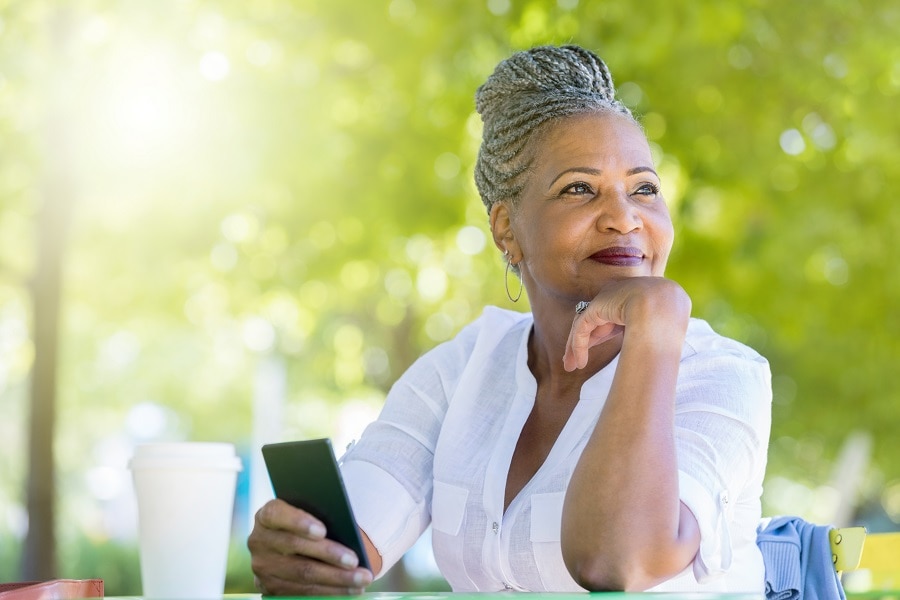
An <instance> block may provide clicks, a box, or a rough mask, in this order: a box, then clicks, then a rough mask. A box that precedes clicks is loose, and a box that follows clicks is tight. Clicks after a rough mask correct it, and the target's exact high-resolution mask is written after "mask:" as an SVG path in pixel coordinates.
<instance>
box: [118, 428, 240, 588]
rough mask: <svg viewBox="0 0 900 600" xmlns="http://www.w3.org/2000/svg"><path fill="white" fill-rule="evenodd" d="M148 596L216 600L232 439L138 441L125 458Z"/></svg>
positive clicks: (224, 553)
mask: <svg viewBox="0 0 900 600" xmlns="http://www.w3.org/2000/svg"><path fill="white" fill-rule="evenodd" d="M129 467H130V468H131V472H132V476H133V477H134V486H135V491H136V492H137V503H138V525H139V527H138V537H139V540H140V561H141V579H142V581H143V595H144V597H146V598H185V599H188V598H190V599H194V598H221V597H222V594H223V593H224V591H225V568H226V565H227V562H228V542H229V539H230V536H231V519H232V516H233V514H234V491H235V485H236V481H237V473H238V471H240V470H241V459H240V458H239V457H237V456H236V455H235V451H234V445H232V444H224V443H208V442H179V443H159V444H143V445H140V446H138V447H137V448H136V449H135V453H134V457H133V458H132V459H131V462H130V463H129Z"/></svg>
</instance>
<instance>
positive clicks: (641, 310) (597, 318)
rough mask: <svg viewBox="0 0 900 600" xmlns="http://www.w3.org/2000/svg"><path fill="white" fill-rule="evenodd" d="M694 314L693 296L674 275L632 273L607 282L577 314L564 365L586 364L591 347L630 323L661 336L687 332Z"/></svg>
mask: <svg viewBox="0 0 900 600" xmlns="http://www.w3.org/2000/svg"><path fill="white" fill-rule="evenodd" d="M690 315H691V300H690V297H688V295H687V293H686V292H685V291H684V289H682V287H681V286H680V285H678V284H677V283H675V282H674V281H672V280H671V279H666V278H664V277H629V278H627V279H622V280H619V281H616V282H614V283H612V284H609V285H606V286H604V288H603V290H602V291H601V292H600V293H599V294H597V295H596V296H595V297H594V299H593V300H591V302H590V303H589V304H588V307H587V308H586V309H585V310H584V311H583V312H582V313H581V314H576V315H575V318H574V320H573V321H572V329H571V330H570V331H569V339H568V341H567V342H566V351H565V354H564V355H563V366H564V367H565V369H566V371H574V370H575V369H582V368H584V367H585V365H587V362H588V351H589V350H590V349H591V348H593V347H594V346H598V345H600V344H602V343H603V342H605V341H607V340H609V339H612V338H613V337H615V336H617V335H620V334H622V333H623V332H624V331H625V328H626V327H628V328H629V331H636V330H638V329H644V330H645V331H649V332H651V335H654V336H655V337H657V338H658V339H660V340H664V339H665V336H666V334H667V333H668V332H669V331H672V332H679V336H683V335H684V330H685V328H686V327H687V323H688V319H689V318H690ZM644 325H646V326H647V327H643V326H644ZM670 328H674V329H671V330H670ZM675 339H678V336H676V337H675Z"/></svg>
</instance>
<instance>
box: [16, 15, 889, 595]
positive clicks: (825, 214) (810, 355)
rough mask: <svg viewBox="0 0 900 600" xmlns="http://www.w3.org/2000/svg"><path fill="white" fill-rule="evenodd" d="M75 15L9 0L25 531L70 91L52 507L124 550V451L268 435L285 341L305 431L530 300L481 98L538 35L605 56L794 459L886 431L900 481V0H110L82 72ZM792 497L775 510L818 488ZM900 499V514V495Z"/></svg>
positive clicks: (787, 466)
mask: <svg viewBox="0 0 900 600" xmlns="http://www.w3.org/2000/svg"><path fill="white" fill-rule="evenodd" d="M55 8H56V7H55V3H52V2H46V1H44V0H30V1H28V2H24V1H14V0H7V1H6V2H0V40H2V44H0V140H2V145H0V147H2V149H3V150H2V156H3V160H2V161H0V412H2V413H3V414H4V415H8V416H9V418H7V419H4V420H3V421H2V422H0V448H2V450H3V451H2V452H0V543H3V544H6V543H7V540H10V542H11V543H12V541H13V540H16V539H19V538H20V536H21V535H22V532H23V527H22V522H23V519H22V518H21V517H22V515H21V511H22V509H21V507H22V498H21V491H20V490H22V489H24V480H25V475H24V473H25V470H24V469H25V464H26V462H25V457H24V452H23V449H24V448H25V439H24V437H23V431H27V428H25V427H24V422H25V419H26V417H25V415H26V414H27V413H28V411H27V408H26V402H27V401H26V397H27V396H26V390H27V389H28V388H27V385H26V383H27V378H26V374H27V373H28V370H29V369H31V368H32V367H33V366H34V365H35V363H34V352H35V346H34V341H33V337H30V336H29V335H27V334H26V332H27V331H28V327H26V326H25V324H28V323H30V322H31V317H32V315H31V309H30V308H28V306H29V305H28V302H27V285H26V283H27V282H28V281H29V279H30V278H32V277H33V276H34V274H35V272H36V265H37V261H38V259H37V257H36V255H35V254H34V252H33V251H32V250H31V248H33V247H34V243H33V242H34V239H33V236H34V234H33V233H32V231H33V230H32V229H31V227H32V223H34V222H35V218H36V214H37V210H38V206H39V200H40V195H39V194H38V193H37V192H36V190H38V189H39V188H40V181H41V177H42V173H45V172H46V171H45V170H46V169H47V167H48V164H51V162H50V161H52V157H53V153H52V152H51V151H50V149H48V148H47V147H45V146H44V145H43V142H42V141H41V140H43V139H44V138H43V137H42V135H43V134H42V133H41V132H42V129H41V128H42V127H43V124H44V123H46V122H47V115H48V113H47V112H46V108H47V107H48V106H50V105H56V106H60V107H62V108H61V109H60V110H61V111H62V116H63V117H64V119H65V122H66V127H67V128H69V132H70V135H71V136H72V139H73V140H74V146H75V148H76V151H75V153H74V156H73V157H72V158H71V164H70V165H69V167H71V168H72V169H74V171H75V172H77V176H78V185H77V189H73V190H72V191H73V192H74V191H77V204H76V205H75V209H74V215H73V221H72V228H71V235H70V239H69V242H68V247H67V250H66V252H65V255H64V257H65V269H64V280H63V281H64V285H63V288H62V320H61V323H60V329H59V335H60V340H61V354H60V357H59V367H60V370H59V377H58V385H57V386H56V389H57V390H58V396H59V401H58V413H59V418H58V419H59V422H60V424H61V425H60V427H59V429H58V431H57V434H56V437H55V439H56V444H57V447H56V450H55V459H56V460H55V464H56V465H57V468H58V473H57V476H56V481H57V482H58V484H59V486H60V490H61V493H60V499H61V502H60V511H61V515H62V517H63V518H62V519H61V520H60V521H61V522H60V525H59V527H58V528H57V529H58V533H59V535H60V539H61V540H62V541H63V543H64V544H71V543H75V542H76V541H78V540H89V542H90V543H92V544H104V543H107V541H108V540H109V539H110V538H113V539H114V538H116V536H117V535H118V534H117V533H116V530H115V528H114V527H112V526H111V525H110V524H109V523H107V522H106V521H105V520H104V517H103V515H104V514H105V513H104V507H105V506H106V505H107V504H109V503H110V502H112V499H111V498H112V491H110V490H111V489H112V488H111V487H110V485H111V484H104V483H103V482H104V481H106V480H105V479H104V477H105V476H106V475H108V474H109V469H113V468H118V469H120V470H121V467H122V465H121V464H119V463H117V462H115V461H116V460H117V459H115V458H114V457H116V456H120V455H121V448H122V447H123V444H124V445H125V446H127V443H133V442H134V441H135V440H139V439H142V437H141V436H145V437H147V436H149V437H153V436H156V437H165V436H169V437H179V436H180V437H190V438H192V439H230V440H235V441H238V442H245V443H246V441H247V440H248V439H249V435H250V433H249V431H250V423H251V420H252V415H251V402H250V397H251V396H252V394H253V382H254V377H255V374H256V373H257V369H258V365H259V364H261V363H263V362H265V361H267V360H269V359H273V358H274V359H277V360H280V361H282V362H283V364H284V365H286V370H287V390H288V392H287V393H288V400H289V404H288V408H287V411H286V413H285V417H284V426H285V434H286V435H291V436H295V437H301V436H310V435H323V434H330V433H331V432H333V431H334V429H335V427H336V421H337V420H338V417H339V412H340V407H341V406H345V405H346V404H347V403H348V402H349V401H355V402H357V403H362V404H364V405H366V406H374V407H376V408H377V405H378V403H379V402H380V399H381V398H382V397H383V394H384V392H385V390H386V389H387V388H388V387H389V385H390V383H391V382H392V381H393V380H394V379H395V378H396V377H397V375H398V374H399V373H401V372H402V371H403V370H404V369H405V368H406V367H407V366H408V365H409V364H410V362H411V361H412V360H414V359H415V357H417V356H418V355H419V354H421V353H422V352H423V351H425V350H426V349H428V348H430V347H431V346H433V345H435V344H436V343H439V342H440V341H443V340H445V339H448V338H449V337H451V336H452V335H453V334H454V333H455V332H456V331H457V330H458V329H459V328H460V327H461V326H462V325H463V324H465V323H466V322H468V321H470V320H472V319H473V318H474V317H476V316H477V315H478V313H479V312H480V310H481V307H482V306H483V305H484V304H487V303H492V304H499V305H502V306H507V307H511V306H513V305H512V304H511V303H509V302H508V301H507V300H506V298H505V293H504V286H503V279H502V277H503V271H502V262H501V261H500V259H499V255H498V254H497V253H495V251H494V248H493V247H492V244H491V243H490V241H489V238H488V236H487V226H486V215H485V213H484V209H483V207H482V205H481V203H480V201H479V199H478V197H477V193H476V192H475V189H474V186H473V184H472V182H471V171H472V165H473V162H474V158H475V154H476V152H477V146H478V139H479V131H480V120H479V119H478V117H477V115H476V114H474V106H473V101H472V96H473V93H474V90H475V88H476V87H477V86H478V85H479V84H480V83H481V82H482V81H483V80H484V78H485V77H486V76H487V75H488V74H489V73H490V71H491V69H492V68H493V66H494V65H495V64H496V62H497V61H499V60H500V59H502V58H503V57H505V56H507V55H508V54H509V53H510V52H511V51H513V50H515V49H519V48H524V47H528V46H531V45H535V44H543V43H554V44H559V43H567V42H575V43H579V44H582V45H585V46H587V47H590V48H592V49H595V50H596V51H598V52H599V53H600V54H601V55H602V56H603V57H604V58H605V59H606V60H607V62H608V63H609V65H610V67H611V69H612V71H613V74H614V76H615V78H616V82H617V84H618V88H619V93H620V96H621V97H622V98H623V99H624V100H625V101H626V103H627V104H629V105H630V106H632V107H633V108H634V109H635V111H636V113H638V114H639V115H640V116H641V117H642V120H643V123H644V127H645V130H646V132H647V135H648V137H649V138H650V140H651V142H652V143H653V144H654V149H655V152H656V155H657V158H658V161H659V167H660V171H661V174H662V177H663V187H664V192H665V193H666V195H667V197H668V199H669V202H670V204H671V207H672V212H673V217H674V219H675V222H676V228H677V238H676V248H675V252H674V253H673V256H672V259H671V261H670V268H669V274H670V276H672V277H673V278H675V279H677V280H679V281H680V282H682V284H683V285H684V286H685V288H686V289H687V290H688V292H689V293H690V294H691V295H692V297H693V300H694V312H695V315H696V316H699V317H702V318H706V319H707V320H709V321H710V322H711V323H712V324H713V326H714V327H716V328H717V329H718V330H719V331H721V332H722V333H724V334H726V335H730V336H732V337H735V338H737V339H739V340H742V341H744V342H746V343H748V344H750V345H751V346H754V347H755V348H757V349H758V350H759V351H760V352H762V353H763V354H764V355H766V356H767V357H768V358H769V359H770V361H771V363H772V370H773V375H774V382H773V383H774V389H775V405H774V427H773V438H772V439H773V445H772V449H773V451H772V452H771V454H770V476H773V477H781V478H784V479H785V480H791V481H794V482H799V483H801V484H803V486H805V487H804V489H807V490H813V491H814V490H815V489H817V488H818V487H820V486H824V485H826V484H828V483H829V477H830V475H831V474H830V470H831V465H832V463H833V461H834V458H835V456H836V454H837V451H838V448H839V447H840V445H841V444H842V442H843V440H844V439H845V438H846V437H847V434H848V432H850V431H852V430H855V429H860V430H866V431H869V432H871V434H872V435H873V438H874V442H875V444H874V451H873V460H874V464H875V465H876V467H877V471H874V473H876V474H879V475H877V476H873V479H872V482H873V484H874V485H876V488H875V489H877V490H878V491H880V490H881V489H885V490H888V489H894V488H893V487H892V483H891V482H892V481H893V480H897V479H900V463H898V459H897V457H898V456H900V447H898V442H897V440H896V436H894V435H892V431H893V430H894V429H895V428H897V427H898V425H900V414H898V413H897V411H895V410H894V406H895V404H896V401H897V391H896V390H897V389H898V388H900V381H898V378H900V373H898V370H897V369H896V367H895V366H894V363H895V362H896V358H897V356H898V355H900V353H898V342H897V339H898V334H900V316H898V313H897V311H896V310H894V308H893V307H894V302H896V301H897V299H898V297H900V280H898V277H897V276H896V273H895V271H896V265H897V258H898V257H897V252H898V250H897V249H896V245H895V244H894V243H892V232H893V226H894V225H898V224H900V210H898V208H897V207H896V203H894V202H892V200H891V190H893V189H894V188H895V187H896V186H897V183H898V179H900V170H898V168H897V167H896V157H897V156H898V143H900V141H898V140H900V136H898V131H897V130H898V121H897V119H896V117H895V116H894V112H895V110H894V105H895V104H896V101H897V95H898V93H900V42H898V41H897V40H898V39H900V36H898V35H897V32H898V30H900V8H898V7H895V6H891V5H890V4H886V3H881V2H876V1H875V0H854V1H852V2H844V1H837V0H826V1H825V2H820V3H818V4H816V5H814V6H813V5H810V4H808V3H779V2H775V1H774V0H753V1H745V2H738V1H736V0H733V1H727V2H719V3H714V4H698V3H673V2H666V1H664V0H650V1H648V2H644V3H642V4H640V6H639V7H637V6H636V5H635V4H634V3H630V2H624V1H619V0H617V1H604V2H578V1H577V0H556V1H552V0H530V1H524V0H523V1H518V0H487V1H485V2H481V1H471V2H458V1H450V0H433V1H430V2H427V3H426V2H421V1H415V0H384V1H373V2H364V3H360V2H348V1H345V0H340V1H328V2H325V1H314V0H296V1H285V0H259V1H256V2H253V3H238V2H225V1H221V2H214V1H211V0H207V1H203V0H183V1H181V2H178V3H175V4H169V3H147V2H137V1H127V2H120V3H115V4H109V3H103V2H92V1H87V0H84V1H74V2H70V3H68V9H69V18H70V19H71V21H72V25H71V27H72V35H73V39H72V44H71V47H70V49H69V50H68V52H67V55H66V62H67V65H68V66H67V68H66V70H65V71H66V72H65V73H60V72H56V71H54V70H53V69H52V65H53V64H55V63H54V61H53V60H52V52H53V50H52V44H51V40H52V36H51V33H50V30H49V28H48V23H49V19H50V18H51V17H52V15H53V14H54V11H55ZM60 82H64V83H65V85H63V86H62V89H60V86H59V83H60ZM54 102H55V104H54ZM73 195H74V194H73ZM73 201H74V199H73ZM517 308H520V309H523V310H525V309H527V306H524V305H523V303H519V305H517ZM148 406H152V407H157V408H158V409H159V410H157V411H156V412H153V411H150V412H147V411H142V410H140V409H141V407H144V408H146V407H148ZM147 415H156V420H153V419H149V418H148V417H147ZM35 416H36V418H41V416H42V415H41V413H37V414H36V415H35ZM86 431H87V432H89V433H88V434H87V435H86V434H85V432H86ZM117 448H118V450H116V449H117ZM111 457H113V458H111ZM104 469H105V470H104ZM104 474H106V475H104ZM778 489H782V490H783V489H784V488H783V487H782V488H777V487H776V488H773V491H772V492H771V493H770V492H769V491H768V490H767V494H766V498H765V500H766V503H767V507H768V510H770V511H772V510H775V511H783V510H791V511H792V512H799V513H803V512H804V510H809V509H810V503H809V502H807V503H806V504H803V503H801V504H800V505H798V504H797V502H799V501H798V500H797V496H796V494H795V495H790V494H787V493H775V491H777V490H778ZM896 489H900V488H896ZM894 496H896V497H898V498H900V494H894ZM812 497H814V496H810V498H812ZM892 497H893V496H892ZM792 502H793V504H792ZM891 507H893V509H891ZM885 510H887V511H888V512H890V510H894V511H895V512H894V513H893V514H894V517H895V518H896V519H897V520H900V502H897V501H893V502H892V503H891V502H887V503H886V504H885ZM0 555H2V556H8V553H7V552H6V551H5V550H3V551H0ZM4 562H5V561H4ZM64 563H65V561H64ZM80 568H82V569H83V568H85V567H84V565H81V566H80ZM66 569H67V565H66V564H63V565H62V566H61V571H63V572H67V571H66ZM126 591H129V592H133V591H134V590H126Z"/></svg>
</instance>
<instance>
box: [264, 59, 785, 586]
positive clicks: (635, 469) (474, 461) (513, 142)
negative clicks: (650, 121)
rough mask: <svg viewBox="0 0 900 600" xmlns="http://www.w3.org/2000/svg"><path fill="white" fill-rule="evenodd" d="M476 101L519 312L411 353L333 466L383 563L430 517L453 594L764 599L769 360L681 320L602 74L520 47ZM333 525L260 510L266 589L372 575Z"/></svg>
mask: <svg viewBox="0 0 900 600" xmlns="http://www.w3.org/2000/svg"><path fill="white" fill-rule="evenodd" d="M476 105H477V109H478V112H479V113H480V114H481V116H482V119H483V122H484V133H483V142H482V146H481V150H480V152H479V156H478V163H477V165H476V172H475V178H476V183H477V184H478V189H479V192H480V194H481V197H482V199H483V201H484V203H485V205H486V207H487V209H488V214H489V216H490V228H491V232H492V234H493V239H494V243H495V244H496V246H497V248H498V249H499V250H500V251H501V252H502V253H503V256H504V257H505V259H506V263H507V270H509V269H513V270H514V271H515V272H516V273H517V274H518V275H519V276H520V278H521V282H522V285H523V286H524V289H525V290H526V292H527V294H528V298H529V300H530V303H531V308H532V313H531V314H523V313H517V312H511V311H506V310H500V309H497V308H493V307H489V308H487V309H486V310H485V312H484V314H483V315H482V317H481V318H479V319H478V320H477V321H475V322H474V323H472V324H470V325H469V326H468V327H466V328H465V329H464V330H463V331H462V332H461V333H460V334H459V335H458V336H457V337H456V338H455V339H453V340H451V341H449V342H447V343H445V344H442V345H440V346H438V347H437V348H435V349H434V350H432V351H431V352H429V353H427V354H426V355H424V356H423V357H422V358H421V359H419V361H417V362H416V363H415V364H414V365H413V366H412V367H411V368H410V369H409V370H408V371H407V372H406V373H405V374H404V375H403V376H402V377H401V378H400V380H399V381H398V382H397V383H396V384H395V385H394V387H393V388H392V390H391V392H390V394H389V395H388V398H387V401H386V403H385V407H384V410H383V412H382V414H381V416H380V417H379V419H378V421H377V422H375V423H373V424H372V425H370V426H369V427H368V428H367V430H366V432H365V433H364V434H363V436H362V439H361V440H360V442H359V443H358V444H356V445H355V447H354V448H352V449H351V450H350V451H349V452H348V454H347V455H346V456H345V458H344V462H343V467H342V469H343V474H344V477H345V481H346V484H347V488H348V492H349V494H350V497H351V502H352V503H353V508H354V512H355V513H356V516H357V519H358V521H359V524H360V528H361V529H362V532H363V538H364V541H365V545H366V550H367V554H368V555H369V559H370V564H372V566H373V571H374V573H375V574H376V575H377V574H379V573H383V572H384V571H386V570H387V569H388V568H389V567H390V566H391V565H392V564H393V563H394V562H396V561H397V560H399V559H400V557H401V556H402V555H403V553H404V552H405V551H406V549H408V548H409V547H410V546H411V545H412V544H413V542H415V540H416V539H417V538H418V537H419V535H420V534H421V533H422V531H424V530H425V528H426V527H427V526H428V525H431V526H432V529H433V542H434V550H435V557H436V559H437V561H438V565H439V566H440V568H441V571H442V573H443V575H444V576H445V577H446V579H447V581H448V582H449V583H450V584H451V586H452V587H453V589H454V590H456V591H476V590H478V591H493V590H503V589H515V590H534V591H575V590H583V589H588V590H612V589H619V590H623V589H624V590H645V589H653V590H660V591H662V590H673V591H675V590H681V591H692V590H706V591H735V592H737V591H740V592H757V593H759V592H762V591H763V576H764V574H763V565H762V559H761V556H760V554H759V550H758V549H757V547H756V544H755V538H756V533H755V530H756V525H757V522H758V521H759V518H760V495H761V492H762V478H763V473H764V470H765V462H766V449H767V444H768V436H769V425H770V404H771V386H770V374H769V368H768V363H767V362H766V361H765V359H764V358H762V357H761V356H759V355H758V354H757V353H756V352H754V351H753V350H751V349H750V348H747V347H746V346H743V345H741V344H739V343H737V342H735V341H732V340H729V339H726V338H723V337H721V336H719V335H717V334H716V333H714V332H713V331H712V330H711V329H710V328H709V326H708V325H707V324H706V323H705V322H703V321H700V320H697V319H691V318H690V311H691V301H690V298H689V297H688V295H687V294H686V293H685V291H684V290H683V289H682V288H681V287H680V286H679V285H678V284H677V283H675V282H674V281H671V280H669V279H666V278H664V277H663V274H664V271H665V267H666V261H667V259H668V256H669V251H670V250H671V247H672V242H673V227H672V221H671V219H670V216H669V213H668V209H667V208H666V204H665V200H664V198H663V196H662V193H661V191H660V181H659V178H658V176H657V174H656V172H655V171H654V169H653V162H652V159H651V154H650V149H649V146H648V144H647V140H646V138H645V137H644V135H643V133H642V130H641V129H640V127H639V125H638V124H637V123H636V122H635V120H634V119H633V117H632V116H631V114H630V112H629V111H628V109H627V108H625V107H624V106H623V105H622V104H621V103H619V102H618V101H617V100H616V99H615V95H614V88H613V83H612V79H611V77H610V74H609V71H608V70H607V68H606V65H605V64H604V63H603V62H602V61H601V60H600V58H599V57H597V56H596V55H594V54H593V53H591V52H589V51H587V50H584V49H582V48H579V47H575V46H566V47H562V48H557V47H540V48H534V49H532V50H529V51H526V52H520V53H517V54H515V55H513V56H512V57H510V58H509V59H507V60H505V61H503V62H502V63H500V64H499V65H498V67H497V69H496V70H495V72H494V73H493V74H492V75H491V76H490V77H489V78H488V80H487V81H486V82H485V84H484V85H483V86H482V87H481V88H479V90H478V93H477V95H476ZM519 293H521V291H519ZM517 297H518V296H517V295H515V296H512V295H511V298H513V299H516V298H517ZM324 535H325V531H324V528H323V527H322V525H321V524H320V523H318V522H317V521H316V520H315V519H313V518H312V517H311V516H309V515H308V514H306V513H304V512H302V511H299V510H297V509H293V508H291V507H289V506H287V505H286V504H284V503H283V502H280V501H277V500H276V501H272V502H270V503H269V504H267V505H266V506H265V507H263V509H261V510H260V512H259V513H258V514H257V520H256V525H255V528H254V531H253V533H252V534H251V536H250V539H249V542H248V543H249V546H250V549H251V552H252V555H253V569H254V572H255V573H256V576H257V580H258V582H259V585H260V588H261V589H263V590H265V591H266V592H267V593H269V594H293V595H296V594H325V593H332V594H346V593H354V592H359V591H361V590H362V589H364V588H365V586H366V585H368V584H369V583H370V582H371V577H372V575H371V574H370V573H369V572H368V571H367V570H365V569H359V568H357V559H356V556H355V555H353V554H352V553H350V552H349V551H347V550H346V549H345V548H343V547H341V546H339V545H337V544H335V543H332V542H330V541H328V540H325V539H324Z"/></svg>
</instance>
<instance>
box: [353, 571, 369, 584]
mask: <svg viewBox="0 0 900 600" xmlns="http://www.w3.org/2000/svg"><path fill="white" fill-rule="evenodd" d="M369 583H370V581H369V574H368V573H367V572H366V571H357V572H356V573H354V574H353V584H354V585H357V586H359V587H363V586H366V585H368V584H369Z"/></svg>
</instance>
